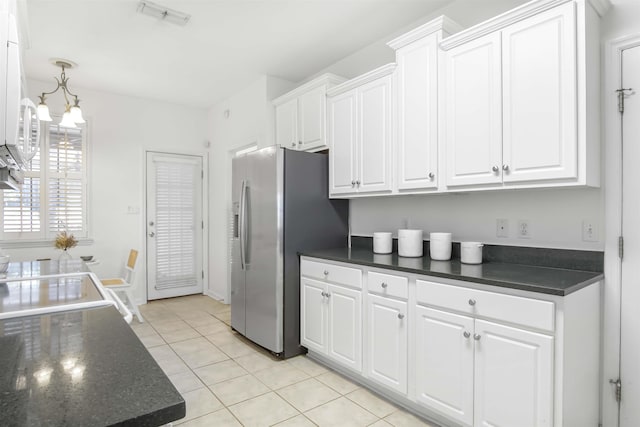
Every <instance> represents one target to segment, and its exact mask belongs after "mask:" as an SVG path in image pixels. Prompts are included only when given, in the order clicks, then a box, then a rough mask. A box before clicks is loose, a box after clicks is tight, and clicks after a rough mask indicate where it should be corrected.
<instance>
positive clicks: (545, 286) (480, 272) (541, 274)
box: [300, 248, 604, 296]
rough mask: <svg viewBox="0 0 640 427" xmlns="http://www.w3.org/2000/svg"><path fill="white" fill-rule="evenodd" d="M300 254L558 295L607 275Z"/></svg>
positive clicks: (347, 253) (369, 255) (358, 254)
mask: <svg viewBox="0 0 640 427" xmlns="http://www.w3.org/2000/svg"><path fill="white" fill-rule="evenodd" d="M300 255H302V256H308V257H313V258H320V259H326V260H330V261H339V262H346V263H352V264H359V265H365V266H369V267H377V268H385V269H389V270H396V271H404V272H407V273H414V274H424V275H427V276H433V277H443V278H447V279H455V280H463V281H467V282H474V283H482V284H485V285H493V286H500V287H503V288H511V289H519V290H523V291H530V292H539V293H543V294H550V295H559V296H565V295H569V294H570V293H572V292H575V291H577V290H579V289H582V288H584V287H585V286H588V285H590V284H592V283H595V282H598V281H600V280H602V279H603V278H604V275H603V274H602V273H599V272H591V271H581V270H570V269H562V268H550V267H536V266H531V265H523V264H511V263H503V262H484V263H482V264H478V265H470V264H462V263H461V262H460V259H451V260H450V261H435V260H432V259H431V258H429V257H428V256H424V257H421V258H404V257H399V256H398V254H397V253H395V252H394V253H392V254H388V255H379V254H375V253H373V251H371V250H370V249H364V248H336V249H326V250H319V251H309V252H304V253H301V254H300Z"/></svg>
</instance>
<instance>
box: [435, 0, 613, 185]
mask: <svg viewBox="0 0 640 427" xmlns="http://www.w3.org/2000/svg"><path fill="white" fill-rule="evenodd" d="M600 12H601V13H602V11H600ZM598 24H599V23H598V11H596V10H595V9H594V8H593V6H592V4H591V2H589V1H587V0H574V1H567V2H563V3H562V4H560V5H558V2H554V1H546V2H545V1H537V2H529V3H526V4H524V5H523V6H521V7H518V8H516V9H513V10H512V11H509V12H506V13H504V14H502V15H500V16H499V17H496V18H494V19H490V20H488V21H486V22H485V23H482V24H479V25H476V26H475V27H473V28H470V29H468V30H465V31H461V32H459V33H457V34H455V35H454V36H452V37H449V38H447V39H445V40H443V41H442V42H441V43H440V47H441V48H442V49H443V50H444V51H445V52H444V55H445V58H446V59H445V62H446V69H445V72H444V76H443V78H442V79H441V80H443V81H444V87H445V90H444V100H443V102H444V103H445V105H446V107H445V124H444V132H443V135H441V136H442V138H441V141H442V144H443V146H444V150H446V153H447V154H446V168H447V183H446V184H447V188H449V189H460V187H466V188H473V186H478V187H485V188H500V187H510V188H518V187H520V188H524V187H552V186H576V185H587V186H599V185H600V184H599V179H600V159H599V156H600V154H599V153H600V148H599V147H600V141H599V138H600V131H599V121H600V117H599V104H600V102H599V75H598V72H599V68H600V65H599V50H598V49H599V47H598V36H597V35H598ZM587 99H588V100H589V102H587Z"/></svg>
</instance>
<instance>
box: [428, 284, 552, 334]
mask: <svg viewBox="0 0 640 427" xmlns="http://www.w3.org/2000/svg"><path fill="white" fill-rule="evenodd" d="M416 285H417V286H416V287H417V288H416V292H417V300H418V303H420V304H426V305H431V306H437V307H443V308H448V309H450V310H455V311H460V312H463V313H468V314H470V315H475V316H482V317H488V318H492V319H497V320H503V321H506V322H510V323H516V324H520V325H524V326H529V327H532V328H536V329H541V330H545V331H550V332H553V330H554V303H553V302H551V301H541V300H536V299H532V298H523V297H517V296H513V295H505V294H499V293H496V292H488V291H480V290H477V289H469V288H465V287H461V286H452V285H443V284H440V283H433V282H427V281H425V280H418V281H417V282H416Z"/></svg>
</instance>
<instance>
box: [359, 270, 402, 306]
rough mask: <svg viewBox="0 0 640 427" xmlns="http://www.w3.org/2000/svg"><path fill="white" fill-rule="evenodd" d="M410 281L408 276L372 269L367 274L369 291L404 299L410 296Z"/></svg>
mask: <svg viewBox="0 0 640 427" xmlns="http://www.w3.org/2000/svg"><path fill="white" fill-rule="evenodd" d="M408 282H409V281H408V279H407V278H406V277H402V276H392V275H391V274H382V273H375V272H373V271H370V272H369V273H368V275H367V285H368V287H369V292H373V293H376V294H380V295H385V296H392V297H397V298H402V299H407V298H408V296H409V291H408Z"/></svg>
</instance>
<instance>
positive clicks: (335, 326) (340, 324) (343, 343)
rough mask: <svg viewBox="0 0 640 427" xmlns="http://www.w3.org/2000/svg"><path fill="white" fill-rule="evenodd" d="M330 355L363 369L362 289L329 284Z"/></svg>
mask: <svg viewBox="0 0 640 427" xmlns="http://www.w3.org/2000/svg"><path fill="white" fill-rule="evenodd" d="M327 289H328V294H329V297H328V301H329V315H328V318H329V346H328V354H329V357H331V358H333V359H334V360H335V361H336V362H338V363H340V364H341V365H344V366H346V367H348V368H351V369H353V370H355V371H358V372H362V292H361V291H355V290H352V289H348V288H344V287H342V286H335V285H328V287H327Z"/></svg>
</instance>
